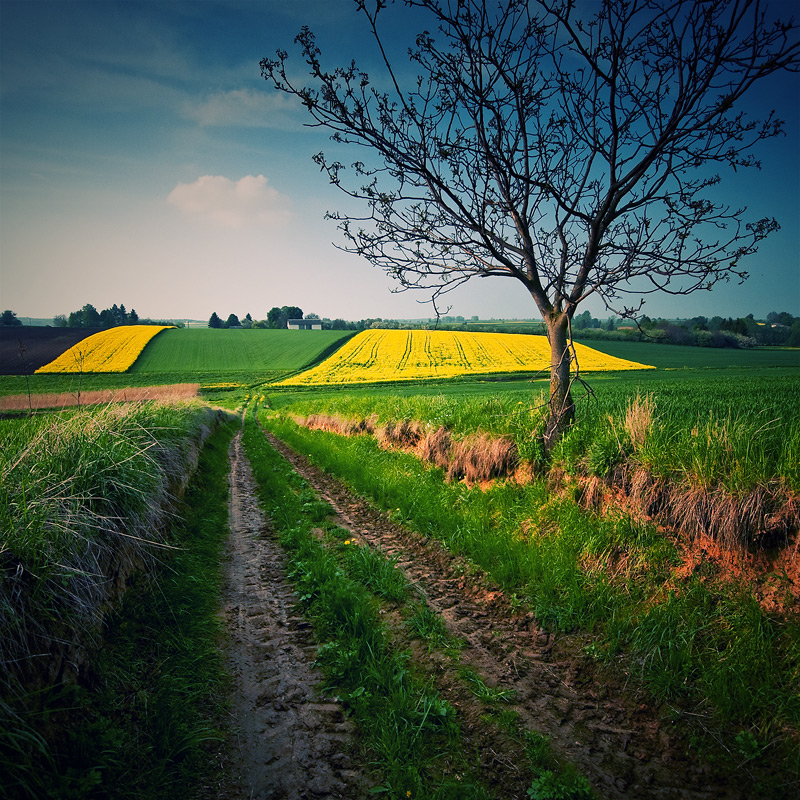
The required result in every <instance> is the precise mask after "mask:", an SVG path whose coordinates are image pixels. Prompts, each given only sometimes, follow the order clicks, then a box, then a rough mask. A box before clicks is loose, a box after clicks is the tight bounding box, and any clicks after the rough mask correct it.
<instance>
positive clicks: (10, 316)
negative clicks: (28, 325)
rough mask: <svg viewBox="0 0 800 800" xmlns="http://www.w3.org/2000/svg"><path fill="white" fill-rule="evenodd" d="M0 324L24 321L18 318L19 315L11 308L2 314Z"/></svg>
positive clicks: (10, 324) (14, 323)
mask: <svg viewBox="0 0 800 800" xmlns="http://www.w3.org/2000/svg"><path fill="white" fill-rule="evenodd" d="M0 325H8V326H14V325H22V322H21V321H20V320H18V319H17V315H16V313H15V312H13V311H11V309H8V308H7V309H6V310H5V311H4V312H3V314H2V316H0Z"/></svg>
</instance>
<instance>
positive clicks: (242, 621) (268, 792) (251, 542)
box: [225, 433, 367, 800]
mask: <svg viewBox="0 0 800 800" xmlns="http://www.w3.org/2000/svg"><path fill="white" fill-rule="evenodd" d="M230 462H231V477H230V489H231V499H230V530H231V535H230V540H229V546H228V553H227V555H228V559H229V560H228V565H227V586H226V591H225V614H226V617H227V619H228V623H229V631H230V637H229V638H230V645H229V648H228V660H229V670H230V673H231V675H232V678H233V706H232V708H231V720H230V728H231V732H232V739H233V742H234V753H233V759H234V763H233V765H232V772H233V776H232V779H231V786H230V788H229V791H228V792H227V793H226V795H227V796H228V797H230V798H231V799H232V798H237V799H238V798H252V800H334V798H337V799H339V800H361V798H363V797H365V796H366V795H367V782H366V780H365V778H364V777H363V775H362V772H361V771H360V770H358V769H353V763H354V760H356V758H357V756H356V745H355V737H354V733H353V731H352V728H351V725H350V724H349V722H348V721H347V720H346V719H345V717H344V714H343V710H342V708H341V706H340V705H339V704H338V703H336V702H335V701H334V700H333V699H331V698H325V697H322V696H321V695H320V692H319V685H320V681H321V678H322V676H321V675H320V674H319V673H318V672H317V671H316V670H315V668H314V667H313V661H314V657H315V655H316V648H315V646H314V641H313V637H312V636H311V632H310V630H309V625H308V623H307V622H305V621H304V620H303V618H302V616H299V615H298V614H297V613H296V611H295V610H294V607H295V604H296V599H295V597H294V595H293V593H292V589H291V586H290V584H289V583H288V581H287V579H286V576H285V556H284V554H283V550H282V549H281V547H280V545H279V544H278V542H277V540H276V537H275V536H274V535H273V532H272V530H271V528H270V526H269V523H268V521H267V520H266V519H265V517H264V514H263V512H262V511H261V509H260V508H259V505H258V501H257V496H256V485H255V479H254V478H253V474H252V471H251V468H250V464H249V462H248V461H247V458H246V456H245V454H244V451H243V448H242V443H241V433H239V434H237V436H236V437H235V438H234V440H233V442H232V444H231V449H230ZM356 763H357V761H356Z"/></svg>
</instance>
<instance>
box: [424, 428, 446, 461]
mask: <svg viewBox="0 0 800 800" xmlns="http://www.w3.org/2000/svg"><path fill="white" fill-rule="evenodd" d="M452 447H453V439H452V437H451V436H450V431H448V430H447V428H444V427H439V428H437V429H436V430H435V431H433V432H432V433H429V434H428V435H427V436H426V437H425V438H424V439H423V440H422V441H421V442H420V444H419V455H420V458H422V459H423V460H425V461H429V462H430V463H431V464H433V465H434V466H437V467H441V468H442V469H447V466H448V465H449V463H450V450H451V449H452Z"/></svg>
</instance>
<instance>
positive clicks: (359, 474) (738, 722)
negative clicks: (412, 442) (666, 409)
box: [263, 414, 800, 797]
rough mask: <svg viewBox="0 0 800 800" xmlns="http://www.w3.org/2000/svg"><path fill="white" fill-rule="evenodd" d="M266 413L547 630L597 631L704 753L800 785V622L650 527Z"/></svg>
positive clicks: (770, 786) (593, 649) (597, 652)
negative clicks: (460, 479)
mask: <svg viewBox="0 0 800 800" xmlns="http://www.w3.org/2000/svg"><path fill="white" fill-rule="evenodd" d="M263 419H264V422H265V424H267V425H268V426H269V427H270V429H271V430H272V431H273V432H274V433H276V434H277V435H278V436H279V437H280V438H281V439H283V440H284V441H286V442H287V443H288V444H290V445H291V446H292V447H294V448H295V449H296V450H298V451H299V452H302V453H304V454H306V455H308V456H310V458H311V459H312V461H314V462H315V463H317V464H318V465H319V466H321V467H323V468H324V469H326V470H327V471H329V472H331V473H333V474H335V475H338V476H339V477H340V478H343V479H344V480H345V481H346V482H347V483H348V484H349V485H350V486H351V487H352V488H353V489H354V490H355V491H356V492H358V493H359V494H361V495H363V496H366V497H370V498H372V500H373V501H374V502H376V503H377V504H378V506H380V507H381V508H383V509H385V510H387V511H389V513H390V514H391V516H392V517H393V518H394V519H396V520H398V521H402V522H404V523H406V524H409V525H410V526H411V527H413V528H415V529H416V530H418V531H419V532H421V533H422V534H424V535H426V536H431V537H434V538H438V539H440V540H441V541H443V542H444V543H445V544H446V546H447V547H448V548H449V549H451V550H452V551H453V552H455V553H459V554H463V555H465V556H467V557H468V558H469V559H471V560H472V561H474V562H475V563H476V564H478V565H479V566H480V567H481V568H482V569H483V570H485V571H486V572H487V573H488V574H489V575H490V576H491V577H492V579H493V580H495V581H496V582H497V583H498V584H499V585H500V586H501V587H502V588H503V589H504V591H506V592H507V594H508V595H509V596H510V597H512V598H516V599H517V600H518V601H520V602H525V603H528V604H529V605H530V606H531V608H532V609H533V610H534V612H535V614H536V616H537V617H538V618H539V620H540V621H542V622H543V623H544V624H545V625H546V626H548V627H549V628H551V629H554V630H562V631H576V630H577V631H584V632H593V633H594V635H595V636H596V639H595V640H594V643H593V644H592V645H591V646H590V647H589V650H588V651H587V657H590V658H596V659H602V660H608V661H616V662H619V665H620V668H624V669H626V670H628V671H629V672H630V673H631V675H632V676H635V677H637V678H639V679H641V680H642V681H643V682H644V683H645V684H646V685H648V686H649V687H650V689H651V691H652V692H653V695H654V697H655V698H656V699H657V700H658V701H662V702H663V706H662V708H663V710H664V712H665V713H668V714H669V715H671V717H672V718H673V719H678V718H680V719H682V720H683V721H684V722H690V721H693V722H694V724H695V728H696V731H697V733H696V736H695V738H694V740H693V742H692V744H693V745H694V746H695V747H696V748H697V749H701V750H702V751H703V752H704V754H705V756H706V758H708V759H721V760H722V761H723V762H725V763H727V765H728V766H730V767H731V768H738V769H740V773H739V774H741V775H742V779H743V780H751V778H752V780H753V781H754V783H753V786H754V787H756V788H757V789H758V790H759V791H763V792H767V793H769V794H770V796H774V797H781V796H784V795H786V793H787V792H788V789H787V788H786V787H787V786H789V785H791V783H792V782H793V781H796V780H797V779H798V777H800V747H798V730H800V697H799V696H798V694H797V680H798V675H800V624H799V623H798V620H797V619H796V618H792V617H788V618H786V617H780V616H770V615H769V614H767V613H765V612H764V611H763V610H762V609H761V608H760V607H759V605H758V603H757V601H756V600H755V598H754V597H753V596H752V595H751V594H750V593H749V592H748V591H747V590H746V588H745V587H742V586H737V585H736V584H735V583H733V582H727V583H726V582H724V581H717V580H713V579H709V577H710V576H708V575H705V574H704V571H703V570H702V569H699V570H697V571H695V574H693V575H691V576H689V577H686V578H678V577H677V576H676V575H675V573H674V568H675V566H676V565H677V563H678V554H677V551H676V549H675V547H674V545H673V544H672V543H671V542H670V541H669V540H668V539H667V538H666V537H664V536H663V535H662V534H661V533H659V531H658V530H657V529H656V528H655V527H654V526H652V525H650V524H646V523H644V522H639V521H636V520H633V519H631V518H630V517H628V516H626V515H624V514H621V513H608V514H605V515H599V514H595V513H592V512H587V511H584V510H582V509H581V508H580V507H579V505H578V504H577V502H575V501H574V500H573V499H572V498H569V497H566V498H565V497H563V496H560V497H559V496H554V495H551V494H549V493H548V491H547V487H546V486H545V485H544V483H543V482H541V483H532V484H530V485H525V486H518V485H515V484H512V483H503V482H499V483H497V484H496V485H494V486H493V487H492V488H490V489H488V490H485V491H484V490H482V489H480V488H478V487H473V488H468V487H466V486H465V485H463V484H461V483H446V482H445V480H444V474H443V471H442V470H441V469H437V468H431V467H426V466H425V465H423V464H422V462H420V461H419V460H418V459H417V458H415V457H414V456H412V455H408V454H405V453H402V452H390V451H386V450H383V449H381V447H380V446H379V445H378V444H377V443H376V442H375V440H374V439H372V437H342V436H339V435H336V434H332V433H327V432H325V431H310V430H307V429H303V428H298V427H297V426H296V425H294V424H293V423H291V422H287V421H282V420H279V419H274V418H269V417H268V416H267V415H266V414H265V415H264V417H263ZM365 464H368V465H369V469H365V468H364V465H365ZM711 578H713V576H711ZM753 776H755V777H753ZM759 782H760V783H759ZM782 793H783V794H782Z"/></svg>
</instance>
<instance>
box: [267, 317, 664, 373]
mask: <svg viewBox="0 0 800 800" xmlns="http://www.w3.org/2000/svg"><path fill="white" fill-rule="evenodd" d="M575 350H576V353H577V356H578V363H579V364H580V369H581V371H583V372H598V371H610V370H624V369H653V367H650V366H648V365H646V364H638V363H636V362H635V361H626V360H625V359H621V358H615V357H614V356H607V355H605V353H600V352H598V351H597V350H593V349H592V348H590V347H586V346H585V345H582V344H577V343H576V344H575ZM549 366H550V344H549V342H548V341H547V338H546V337H545V336H527V335H524V334H518V333H468V332H465V331H396V330H368V331H362V332H361V333H359V334H358V335H356V336H354V337H353V338H352V339H350V341H349V342H347V344H345V345H344V346H343V347H342V348H341V349H340V350H338V351H337V352H336V353H334V354H333V355H332V356H331V357H330V358H329V359H327V360H326V361H323V362H322V363H321V364H319V365H317V366H316V367H314V368H312V369H310V370H307V371H306V372H302V373H300V374H299V375H295V376H294V377H292V378H288V379H286V380H284V381H280V382H279V383H277V384H276V385H277V386H319V385H328V384H343V383H375V382H378V381H410V380H420V379H425V378H453V377H458V376H461V375H485V374H489V373H496V372H536V371H538V370H548V369H549Z"/></svg>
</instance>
